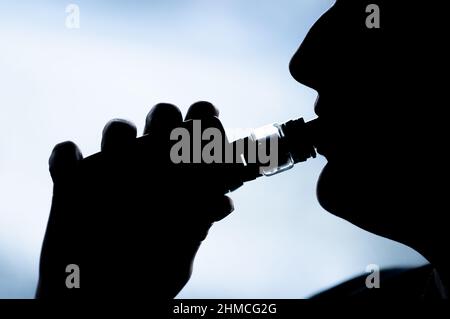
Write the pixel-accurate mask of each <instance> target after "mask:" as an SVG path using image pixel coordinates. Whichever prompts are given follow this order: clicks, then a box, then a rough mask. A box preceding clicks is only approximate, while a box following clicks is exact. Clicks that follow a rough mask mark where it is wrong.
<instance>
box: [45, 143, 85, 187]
mask: <svg viewBox="0 0 450 319" xmlns="http://www.w3.org/2000/svg"><path fill="white" fill-rule="evenodd" d="M82 159H83V155H82V154H81V151H80V149H79V148H78V146H77V145H76V144H75V143H73V142H70V141H67V142H63V143H59V144H57V145H56V146H55V147H54V148H53V151H52V154H51V155H50V158H49V160H48V164H49V170H50V175H51V177H52V180H53V183H61V182H64V181H67V180H69V179H70V176H72V175H73V173H74V172H75V169H76V167H77V165H78V163H79V161H81V160H82Z"/></svg>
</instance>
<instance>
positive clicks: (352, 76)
mask: <svg viewBox="0 0 450 319" xmlns="http://www.w3.org/2000/svg"><path fill="white" fill-rule="evenodd" d="M369 4H377V9H379V11H373V10H372V8H373V7H368V6H369ZM440 10H441V9H440V8H438V7H436V6H431V5H430V4H426V2H424V1H423V2H422V3H416V2H410V1H392V0H386V1H363V0H359V1H344V0H338V1H337V2H336V3H335V5H334V6H333V7H332V8H331V9H330V10H329V11H328V12H326V13H325V14H324V15H323V16H322V17H321V18H320V19H319V20H318V21H317V22H316V24H315V25H314V26H313V27H312V29H311V30H310V32H309V34H308V35H307V37H306V39H305V40H304V42H303V43H302V45H301V47H300V48H299V50H298V51H297V52H296V54H295V55H294V57H293V58H292V61H291V63H290V71H291V74H292V75H293V76H294V78H295V79H296V80H297V81H299V82H300V83H302V84H304V85H307V86H309V87H311V88H313V89H315V90H316V91H317V92H318V95H319V97H318V100H317V103H316V106H315V111H316V113H317V115H318V116H319V118H320V119H321V120H322V122H323V127H324V131H323V135H322V136H321V141H320V143H319V144H320V145H319V149H318V151H319V153H321V154H323V155H324V156H325V157H326V158H327V160H328V164H327V165H326V167H325V168H324V170H323V172H322V174H321V176H320V179H319V183H318V187H317V194H318V199H319V201H320V203H321V205H322V206H323V207H324V208H325V209H326V210H328V211H329V212H331V213H333V214H335V215H337V216H339V217H342V218H344V219H346V220H348V221H350V222H351V223H353V224H355V225H357V226H359V227H361V228H364V229H366V230H368V231H370V232H373V233H376V234H378V235H381V236H385V237H388V238H391V239H394V240H396V241H399V242H402V243H405V244H407V245H409V246H411V247H413V248H415V249H416V250H418V251H419V252H420V253H422V254H423V255H424V256H425V257H426V258H428V259H429V260H430V261H431V262H432V263H435V264H436V265H437V266H438V267H441V270H443V269H444V268H446V265H447V262H446V254H447V253H446V241H445V238H446V236H447V235H446V232H447V229H448V224H447V222H446V217H445V214H446V210H447V209H446V206H445V203H446V194H445V193H444V192H446V188H447V186H445V185H446V182H447V179H446V177H445V176H446V173H445V175H444V171H445V170H446V165H448V164H446V163H445V161H444V160H443V154H445V145H446V143H445V139H446V136H445V134H444V129H445V121H444V116H443V115H444V114H445V113H444V111H445V110H444V105H443V103H444V102H443V101H445V100H444V99H443V94H444V92H445V91H444V90H443V89H442V87H443V81H444V79H445V77H446V73H445V71H444V70H446V69H447V66H446V58H445V59H444V46H445V44H444V41H445V37H444V33H445V32H444V29H442V28H440V27H439V25H438V24H439V22H440V17H438V15H439V13H440V12H439V11H440ZM367 11H369V12H367ZM441 11H442V10H441ZM441 13H442V12H441ZM377 15H378V17H379V22H380V25H379V26H380V28H376V27H373V22H374V21H375V20H373V19H376V18H377ZM367 18H369V27H368V24H367V23H366V22H367V21H366V20H367ZM444 270H445V269H444Z"/></svg>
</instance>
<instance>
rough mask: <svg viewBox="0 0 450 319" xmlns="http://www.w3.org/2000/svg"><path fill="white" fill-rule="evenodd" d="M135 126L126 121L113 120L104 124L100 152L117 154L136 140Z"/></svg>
mask: <svg viewBox="0 0 450 319" xmlns="http://www.w3.org/2000/svg"><path fill="white" fill-rule="evenodd" d="M136 135H137V129H136V126H135V125H134V124H133V123H131V122H130V121H127V120H122V119H114V120H111V121H109V122H108V123H106V125H105V128H104V129H103V134H102V144H101V149H102V152H118V151H121V150H124V149H126V148H127V147H129V146H130V145H132V144H133V143H134V141H135V140H136Z"/></svg>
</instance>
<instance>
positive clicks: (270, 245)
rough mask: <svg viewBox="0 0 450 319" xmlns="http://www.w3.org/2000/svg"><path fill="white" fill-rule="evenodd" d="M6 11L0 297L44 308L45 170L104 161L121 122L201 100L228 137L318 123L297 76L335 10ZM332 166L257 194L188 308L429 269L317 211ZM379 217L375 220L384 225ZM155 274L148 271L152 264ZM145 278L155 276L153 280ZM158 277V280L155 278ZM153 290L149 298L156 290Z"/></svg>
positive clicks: (51, 6) (13, 5)
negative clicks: (298, 54)
mask: <svg viewBox="0 0 450 319" xmlns="http://www.w3.org/2000/svg"><path fill="white" fill-rule="evenodd" d="M69 3H70V2H68V1H49V0H45V1H31V0H22V1H3V0H0V297H4V298H13V297H22V298H30V297H33V294H34V290H35V286H36V282H37V272H38V261H39V253H40V247H41V243H42V238H43V235H44V231H45V226H46V222H47V217H48V213H49V206H50V200H51V192H52V184H51V179H50V176H49V174H48V166H47V160H48V156H49V155H50V152H51V149H52V147H53V145H54V144H56V143H58V142H61V141H63V140H69V139H70V140H73V141H75V142H76V143H78V145H79V146H80V148H81V149H82V151H83V153H84V154H85V155H89V154H92V153H94V152H97V151H98V150H99V143H100V136H101V130H102V128H103V125H104V124H105V123H106V122H107V121H108V120H109V119H111V118H114V117H123V118H126V119H130V120H132V121H134V122H135V123H136V124H137V126H138V128H139V130H141V131H142V129H143V124H144V119H145V115H146V113H147V112H148V110H149V109H150V107H151V106H153V105H154V104H156V103H158V102H171V103H174V104H177V105H178V106H179V107H180V108H181V109H182V110H183V111H186V109H187V108H188V106H189V105H190V104H191V103H193V102H195V101H197V100H209V101H211V102H213V103H214V104H215V105H217V106H218V107H219V108H220V110H221V119H222V121H223V123H224V125H225V126H227V127H228V128H251V127H259V126H262V125H264V124H268V123H271V122H283V121H286V120H289V119H291V118H296V117H301V116H303V117H305V118H307V119H311V118H313V117H314V113H313V103H314V100H315V97H316V93H315V92H314V91H313V90H310V89H308V88H306V87H303V86H302V85H300V84H298V83H296V82H295V81H294V80H293V79H292V78H291V76H290V74H289V71H288V63H289V60H290V58H291V56H292V55H293V53H294V52H295V50H296V49H297V47H298V45H299V44H300V42H301V40H302V39H303V38H304V36H305V34H306V32H307V31H308V29H309V27H310V26H311V25H312V24H313V23H314V21H315V20H316V19H317V18H318V17H319V16H320V15H321V14H322V13H324V12H325V11H326V10H327V8H329V7H330V6H331V4H332V3H333V1H331V0H285V1H278V2H274V1H266V0H247V1H238V0H229V1H225V0H217V1H206V0H195V1H176V0H169V1H167V0H165V1H146V2H145V1H137V0H134V1H106V0H104V1H95V2H94V1H87V0H83V1H76V2H74V3H76V4H77V5H79V8H80V13H81V15H80V18H81V20H80V23H81V24H80V26H81V28H80V29H67V28H66V27H65V19H66V15H67V14H66V13H65V8H66V6H67V5H68V4H69ZM324 163H325V161H324V159H323V158H319V159H316V160H315V161H309V162H308V163H305V164H302V165H299V166H298V167H295V168H294V169H292V170H290V171H289V172H286V173H283V174H280V175H277V176H274V177H271V178H266V179H259V180H258V181H255V182H252V183H249V184H248V185H246V186H244V187H242V188H241V189H240V190H238V191H236V192H235V193H233V194H232V197H233V198H234V201H235V207H236V210H235V212H234V213H233V215H232V216H230V217H229V218H228V219H226V220H225V221H223V222H221V223H219V224H217V225H215V226H214V227H213V229H212V230H211V231H210V235H209V237H208V239H207V240H206V242H205V243H204V245H203V246H202V248H201V250H200V252H199V254H198V257H197V259H196V261H195V269H194V275H193V277H192V279H191V281H190V282H189V283H188V285H187V286H186V287H185V289H184V290H183V291H182V292H181V293H180V295H179V297H183V298H196V297H199V298H216V297H223V298H228V297H230V298H241V297H242V298H279V297H280V298H281V297H283V298H300V297H307V296H309V295H311V294H313V293H315V292H317V291H319V290H321V289H324V288H327V287H330V286H332V285H334V284H336V283H338V282H340V281H342V280H345V279H347V278H348V277H350V276H353V275H355V274H359V273H362V272H364V271H365V268H366V266H367V265H369V264H378V265H380V266H386V267H387V266H396V265H417V264H421V263H423V262H424V260H423V259H422V257H421V256H420V255H418V254H417V253H415V252H414V251H412V250H411V249H409V248H407V247H405V246H402V245H400V244H396V243H393V242H391V241H389V240H386V239H382V238H380V237H377V236H374V235H371V234H369V233H367V232H364V231H362V230H360V229H357V228H356V227H354V226H352V225H350V224H348V223H346V222H345V221H342V220H340V219H338V218H336V217H334V216H332V215H330V214H328V213H327V212H325V211H324V210H323V209H322V208H320V207H319V205H318V203H317V201H316V198H315V183H316V180H317V177H318V175H319V173H320V170H321V168H322V167H323V165H324ZM374 218H376V217H375V216H374ZM143 267H145V265H143ZM144 271H145V270H144ZM149 275H150V274H149ZM149 289H151V288H150V287H149Z"/></svg>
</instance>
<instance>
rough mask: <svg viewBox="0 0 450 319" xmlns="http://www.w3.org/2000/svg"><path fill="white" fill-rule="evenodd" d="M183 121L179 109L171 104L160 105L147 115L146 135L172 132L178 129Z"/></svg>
mask: <svg viewBox="0 0 450 319" xmlns="http://www.w3.org/2000/svg"><path fill="white" fill-rule="evenodd" d="M182 121H183V116H182V115H181V111H180V110H179V109H178V107H176V106H175V105H173V104H169V103H159V104H157V105H155V106H154V107H153V108H152V109H151V110H150V112H148V114H147V118H146V119H145V128H144V134H148V133H150V132H153V133H158V132H168V131H171V130H172V129H174V128H175V127H178V126H179V125H180V124H181V122H182Z"/></svg>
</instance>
